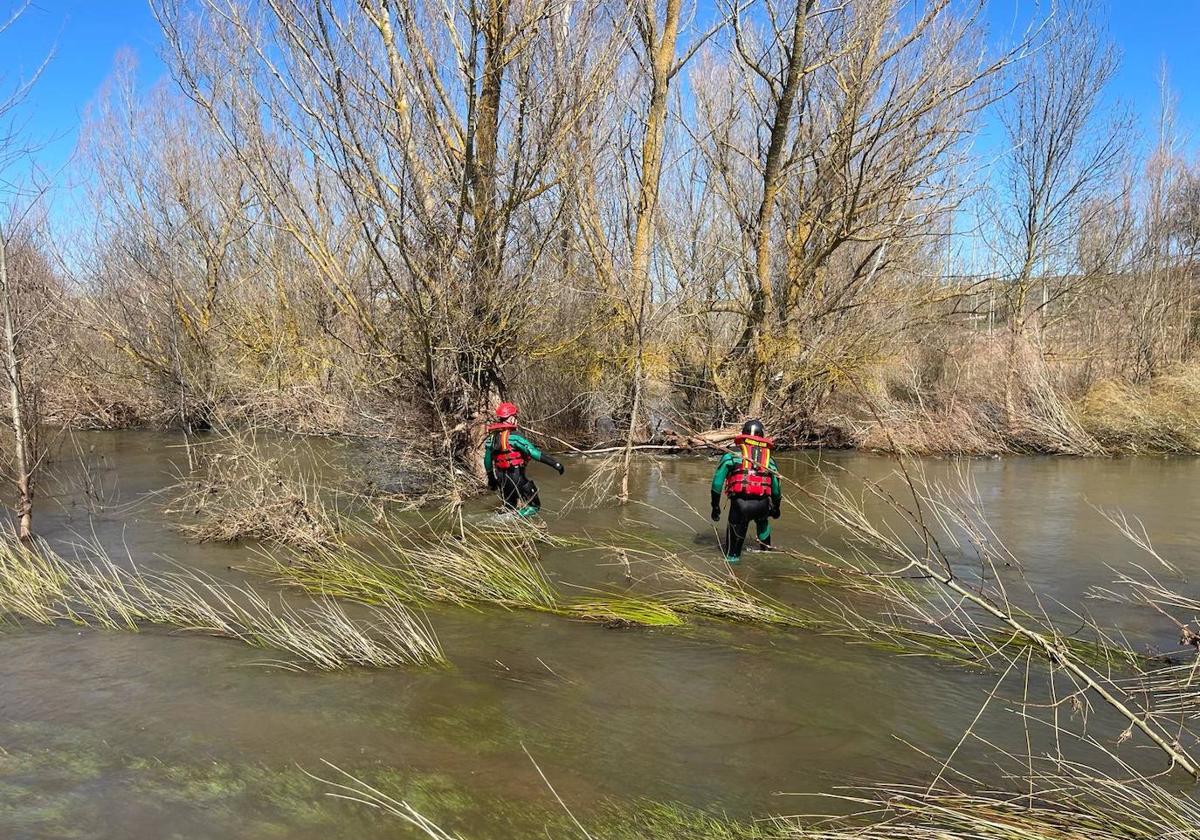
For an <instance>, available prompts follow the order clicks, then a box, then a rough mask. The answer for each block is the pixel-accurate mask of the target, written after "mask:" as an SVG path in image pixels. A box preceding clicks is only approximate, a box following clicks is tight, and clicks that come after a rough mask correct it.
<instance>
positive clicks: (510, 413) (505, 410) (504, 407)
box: [496, 402, 517, 420]
mask: <svg viewBox="0 0 1200 840" xmlns="http://www.w3.org/2000/svg"><path fill="white" fill-rule="evenodd" d="M516 416H517V407H516V406H515V405H513V404H512V403H510V402H502V403H500V405H498V406H496V419H497V420H508V419H511V418H513V417H516Z"/></svg>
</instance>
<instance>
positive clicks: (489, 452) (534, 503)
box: [483, 402, 564, 517]
mask: <svg viewBox="0 0 1200 840" xmlns="http://www.w3.org/2000/svg"><path fill="white" fill-rule="evenodd" d="M488 432H489V434H488V439H487V443H486V444H484V447H483V468H484V469H485V470H486V471H487V479H488V489H489V490H499V491H500V498H501V499H503V500H504V507H505V508H506V509H507V510H510V511H516V513H517V516H521V517H526V516H533V515H534V514H535V513H537V512H538V510H539V509H541V507H542V500H541V498H540V497H539V496H538V488H537V485H536V484H534V483H533V480H532V479H531V478H529V476H527V475H525V465H526V464H528V463H529V462H530V461H541V462H542V463H543V464H545V465H546V466H548V467H551V468H553V469H556V470H558V474H559V475H562V474H563V472H564V468H563V465H562V464H560V463H559V462H558V461H555V460H554V459H553V458H551V457H550V456H549V455H543V454H542V452H541V450H539V449H538V448H537V447H536V446H534V445H533V444H532V443H530V442H529V441H528V440H526V439H525V438H524V437H522V436H521V435H519V434H517V407H516V406H515V405H513V404H512V403H510V402H503V403H500V405H498V406H496V422H494V423H492V424H490V425H489V426H488Z"/></svg>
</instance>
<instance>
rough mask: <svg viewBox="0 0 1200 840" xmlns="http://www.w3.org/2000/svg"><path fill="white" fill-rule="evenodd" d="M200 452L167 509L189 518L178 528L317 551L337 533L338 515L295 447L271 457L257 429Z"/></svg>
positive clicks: (205, 537)
mask: <svg viewBox="0 0 1200 840" xmlns="http://www.w3.org/2000/svg"><path fill="white" fill-rule="evenodd" d="M218 450H219V451H218ZM198 451H199V457H200V460H201V463H200V465H199V467H198V469H196V470H195V471H194V472H193V474H192V475H191V476H188V477H186V478H184V479H183V480H182V481H181V482H180V483H179V484H178V485H177V487H176V494H175V497H174V499H173V500H172V501H171V503H170V505H169V506H168V508H167V513H168V514H178V515H184V516H187V517H189V519H190V521H187V522H184V523H182V524H180V525H179V528H180V529H181V530H182V531H183V532H184V533H185V534H187V535H188V536H189V537H190V538H192V539H194V540H197V541H200V542H237V541H239V540H258V541H262V542H271V543H279V544H283V545H288V546H292V547H294V548H299V549H301V550H305V551H312V550H315V549H317V548H319V547H320V546H322V545H326V544H328V543H330V542H331V541H333V540H334V538H335V537H336V534H337V531H338V525H337V514H336V512H335V511H331V510H330V509H329V508H328V507H327V506H326V505H325V504H324V503H323V502H322V501H321V498H320V496H321V488H320V485H319V484H318V482H317V479H316V476H315V475H313V474H308V473H305V472H304V471H303V469H302V468H301V467H300V466H299V465H298V464H297V463H296V458H295V453H294V452H292V453H283V454H282V455H280V456H278V457H271V456H269V455H268V454H266V452H264V450H263V448H262V446H261V445H260V444H259V443H258V441H257V440H256V438H255V435H254V434H253V433H244V434H227V435H225V436H223V437H221V438H219V439H217V440H215V441H213V442H211V443H207V444H205V446H204V447H202V448H198Z"/></svg>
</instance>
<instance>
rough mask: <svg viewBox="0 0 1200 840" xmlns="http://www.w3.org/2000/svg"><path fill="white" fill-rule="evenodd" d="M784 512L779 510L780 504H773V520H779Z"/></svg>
mask: <svg viewBox="0 0 1200 840" xmlns="http://www.w3.org/2000/svg"><path fill="white" fill-rule="evenodd" d="M780 513H782V511H781V510H780V509H779V502H771V518H772V519H778V518H779V515H780Z"/></svg>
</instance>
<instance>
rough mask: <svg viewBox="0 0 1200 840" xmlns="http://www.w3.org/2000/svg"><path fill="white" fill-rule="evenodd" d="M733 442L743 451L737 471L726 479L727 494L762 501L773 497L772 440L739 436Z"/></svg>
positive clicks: (752, 436)
mask: <svg viewBox="0 0 1200 840" xmlns="http://www.w3.org/2000/svg"><path fill="white" fill-rule="evenodd" d="M733 442H734V443H735V444H737V445H738V447H740V448H741V450H742V460H741V462H740V463H739V464H738V466H737V469H735V470H734V471H733V472H731V473H730V474H729V477H728V478H727V479H725V492H726V493H728V494H729V495H730V496H740V497H742V498H749V499H761V498H764V497H766V496H770V495H771V479H772V472H771V466H770V465H771V444H772V443H773V441H772V440H771V439H770V438H761V437H755V436H754V435H738V436H737V437H735V438H734V439H733Z"/></svg>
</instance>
